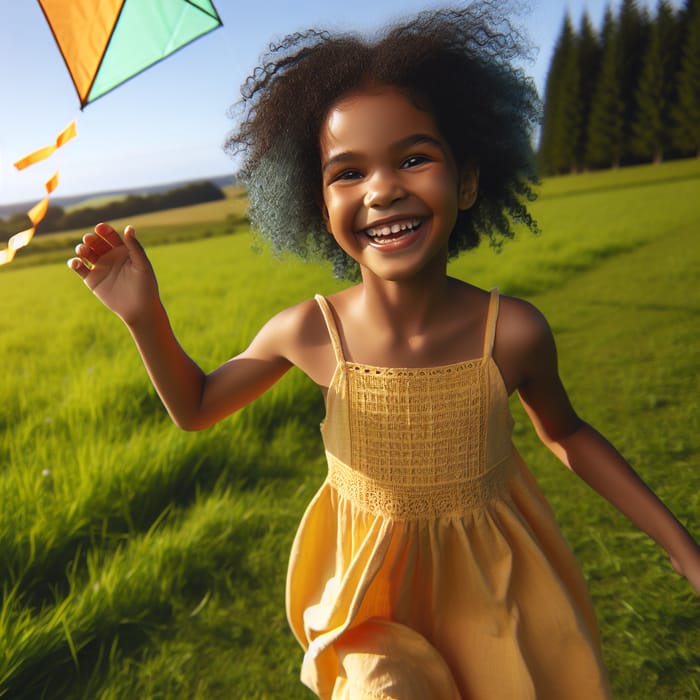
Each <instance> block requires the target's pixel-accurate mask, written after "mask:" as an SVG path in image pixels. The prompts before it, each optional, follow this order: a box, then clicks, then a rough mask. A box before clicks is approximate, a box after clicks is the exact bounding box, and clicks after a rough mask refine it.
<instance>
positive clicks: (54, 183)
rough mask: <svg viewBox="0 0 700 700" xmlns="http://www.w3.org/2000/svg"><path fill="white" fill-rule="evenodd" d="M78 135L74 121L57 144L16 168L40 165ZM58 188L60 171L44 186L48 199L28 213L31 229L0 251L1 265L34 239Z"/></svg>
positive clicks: (62, 133)
mask: <svg viewBox="0 0 700 700" xmlns="http://www.w3.org/2000/svg"><path fill="white" fill-rule="evenodd" d="M77 133H78V132H77V130H76V127H75V121H72V122H71V123H70V124H69V125H68V126H67V127H66V128H65V129H64V130H63V131H62V132H61V133H60V134H59V135H58V136H57V137H56V142H55V143H52V144H51V145H50V146H44V148H40V149H39V150H38V151H34V152H33V153H30V154H29V155H28V156H25V157H24V158H20V159H19V160H18V161H17V162H15V164H14V165H15V168H17V170H23V169H24V168H27V167H29V166H30V165H34V163H38V162H39V161H42V160H45V159H46V158H48V157H49V156H50V155H51V154H53V152H54V151H55V150H56V149H58V148H60V147H61V146H63V144H65V143H67V142H68V141H70V140H71V139H72V138H74V137H75V136H77ZM57 187H58V171H56V172H55V173H54V174H53V175H52V176H51V177H50V178H49V179H48V180H47V181H46V184H45V185H44V188H45V189H46V197H44V199H42V200H41V201H40V202H38V203H37V204H35V205H34V206H33V207H32V208H31V209H30V210H29V211H28V212H27V216H28V217H29V220H30V221H31V222H32V225H31V227H30V228H27V229H25V230H24V231H20V232H19V233H15V235H14V236H12V237H11V238H10V240H9V241H8V242H7V248H5V249H4V250H0V265H6V264H7V263H9V262H12V260H13V259H14V257H15V253H16V252H17V251H18V250H19V249H20V248H24V247H25V246H26V245H29V242H30V241H31V240H32V238H34V233H35V232H36V227H37V226H38V225H39V222H40V221H42V220H43V218H44V217H45V216H46V212H47V211H48V208H49V196H50V194H51V193H52V192H53V191H54V190H55V189H56V188H57Z"/></svg>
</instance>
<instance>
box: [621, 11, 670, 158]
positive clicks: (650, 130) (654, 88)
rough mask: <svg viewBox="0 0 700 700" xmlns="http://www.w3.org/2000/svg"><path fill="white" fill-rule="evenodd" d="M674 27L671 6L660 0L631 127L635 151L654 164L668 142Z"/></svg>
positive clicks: (661, 156) (667, 147)
mask: <svg viewBox="0 0 700 700" xmlns="http://www.w3.org/2000/svg"><path fill="white" fill-rule="evenodd" d="M676 29H677V27H676V23H675V19H674V17H673V11H672V9H671V7H670V5H669V4H668V2H667V1H666V0H659V3H658V7H657V11H656V18H655V21H654V23H653V25H652V27H651V36H650V39H649V44H648V46H647V52H646V55H645V57H644V62H643V66H642V72H641V75H640V78H639V85H638V87H637V92H636V98H637V112H636V115H635V120H634V123H633V129H632V130H633V141H632V144H633V148H634V152H635V153H636V154H637V155H639V156H640V157H642V158H644V159H645V160H652V161H653V162H654V163H660V162H661V161H662V160H663V157H664V153H665V152H667V151H668V149H669V146H670V142H671V133H670V132H671V129H670V108H671V99H672V90H673V77H674V68H675V66H674V51H675V41H676V33H677V32H676Z"/></svg>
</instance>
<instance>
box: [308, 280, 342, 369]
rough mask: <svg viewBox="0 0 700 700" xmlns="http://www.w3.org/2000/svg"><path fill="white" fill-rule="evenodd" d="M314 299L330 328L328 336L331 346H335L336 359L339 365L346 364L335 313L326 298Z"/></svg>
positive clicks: (319, 296)
mask: <svg viewBox="0 0 700 700" xmlns="http://www.w3.org/2000/svg"><path fill="white" fill-rule="evenodd" d="M314 299H316V302H317V303H318V305H319V307H320V308H321V313H322V314H323V320H324V321H325V322H326V328H328V335H329V336H330V338H331V345H332V346H333V352H334V353H335V359H336V360H337V361H338V363H339V364H342V363H344V362H345V357H343V346H342V345H341V344H340V335H339V334H338V326H337V325H336V323H335V318H334V317H333V312H332V311H331V305H330V304H329V303H328V300H327V299H326V297H324V296H321V295H320V294H316V295H315V296H314Z"/></svg>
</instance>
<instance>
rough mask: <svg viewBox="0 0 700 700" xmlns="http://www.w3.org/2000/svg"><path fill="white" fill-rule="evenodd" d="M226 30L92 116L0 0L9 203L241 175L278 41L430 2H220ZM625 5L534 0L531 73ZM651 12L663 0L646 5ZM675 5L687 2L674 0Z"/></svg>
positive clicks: (2, 158)
mask: <svg viewBox="0 0 700 700" xmlns="http://www.w3.org/2000/svg"><path fill="white" fill-rule="evenodd" d="M214 2H215V5H216V8H217V10H218V12H219V14H220V15H221V18H222V20H223V24H224V26H223V28H220V29H218V30H216V31H215V32H213V33H211V34H209V35H207V36H205V37H203V38H202V39H199V40H198V41H196V42H194V43H193V44H191V45H189V46H188V47H185V48H184V49H182V50H181V51H179V52H178V53H176V54H175V55H173V56H171V57H170V58H168V59H166V60H165V61H163V62H161V63H159V64H158V65H156V66H155V67H153V68H151V69H149V70H147V71H146V72H144V73H142V74H141V75H139V76H137V77H135V78H133V79H132V80H130V81H129V82H128V83H126V84H124V85H122V86H121V87H119V88H117V89H116V90H114V91H113V92H111V93H109V94H107V95H106V96H104V97H102V98H101V99H99V100H97V101H96V102H94V103H93V104H91V105H89V106H88V107H87V108H86V109H85V110H84V111H82V112H81V111H80V109H79V102H78V98H77V95H76V93H75V90H74V88H73V84H72V82H71V80H70V76H69V75H68V71H67V70H66V68H65V66H64V64H63V60H62V58H61V56H60V53H59V51H58V48H57V47H56V44H55V43H54V40H53V37H52V35H51V33H50V30H49V28H48V25H47V24H46V21H45V20H44V17H43V14H42V13H41V9H40V7H39V4H38V3H37V2H35V1H34V0H0V67H1V68H0V105H1V108H0V204H10V203H14V202H25V201H30V202H31V201H34V200H36V201H38V200H39V199H41V198H42V197H43V195H44V189H43V187H44V184H43V183H44V181H45V180H46V179H47V178H48V177H49V176H50V175H51V174H52V173H53V172H54V171H55V170H56V169H58V170H59V171H60V184H59V188H58V189H57V190H56V192H55V196H58V195H75V194H82V193H91V192H101V191H119V190H120V189H122V188H131V187H139V186H145V185H150V184H160V183H168V182H176V181H180V180H191V179H204V178H207V177H211V176H215V175H221V174H225V173H229V172H232V171H233V169H234V167H235V164H234V163H233V162H232V161H231V160H230V159H229V157H228V156H226V154H224V152H223V151H222V144H223V141H224V139H225V136H226V133H227V132H228V131H229V129H230V128H231V126H232V123H231V121H230V120H229V118H228V117H227V109H228V107H229V106H230V105H231V104H232V103H233V102H235V101H236V99H237V96H238V89H239V86H240V84H241V83H242V82H243V80H244V79H245V77H246V76H247V75H248V73H249V72H250V70H251V69H252V68H254V67H255V65H256V63H257V59H258V57H259V55H260V54H261V53H262V52H263V51H264V50H265V49H266V47H267V45H268V44H269V42H270V41H271V40H272V39H274V38H280V37H281V36H283V35H285V34H287V33H290V32H293V31H297V30H300V29H304V28H307V27H310V26H319V27H325V28H330V29H340V30H344V31H345V30H358V31H365V30H372V29H374V28H376V27H378V26H380V25H381V24H383V23H384V22H386V21H388V20H391V19H394V18H397V17H401V16H404V15H408V14H412V13H413V12H415V11H418V10H422V9H426V8H430V7H436V6H441V5H444V4H445V3H443V2H431V1H430V0H391V1H390V2H387V1H386V0H351V1H348V0H345V1H341V0H297V1H296V2H292V1H291V0H258V1H257V2H250V0H247V1H246V0H214ZM608 4H611V5H612V7H613V8H617V7H618V6H619V4H620V0H610V2H608V0H531V1H530V3H529V5H530V8H531V9H530V12H529V13H525V14H524V15H523V16H522V18H521V19H520V20H519V22H520V23H521V24H522V25H524V26H525V28H526V30H527V32H528V34H529V36H530V39H531V41H532V42H533V43H534V45H535V46H536V47H537V49H538V53H537V57H536V59H535V60H534V62H532V63H530V64H526V65H525V66H524V68H525V70H526V71H527V72H528V73H529V74H530V75H531V76H532V77H533V78H534V80H535V82H536V84H537V86H538V88H539V89H540V90H542V89H543V87H544V81H545V79H546V73H547V68H548V66H549V60H550V57H551V52H552V48H553V43H554V42H555V41H556V38H557V36H558V34H559V31H560V28H561V25H562V21H563V18H564V16H565V14H566V12H569V13H570V15H571V17H572V19H573V21H574V23H575V24H578V21H579V19H580V17H581V14H582V12H583V10H584V8H585V9H587V10H588V13H589V15H590V17H591V19H592V21H593V23H594V25H595V26H596V27H599V26H600V24H601V22H602V19H603V15H604V12H605V8H606V6H607V5H608ZM639 4H640V6H647V7H650V8H652V9H653V8H654V7H655V6H656V0H640V2H639ZM673 4H674V6H675V7H678V6H679V4H680V3H679V2H674V3H673ZM72 119H76V120H77V126H78V137H77V138H76V139H74V140H73V141H71V142H70V143H68V144H67V145H66V146H64V147H63V148H62V149H60V150H59V151H57V152H56V154H54V156H52V157H51V158H50V159H49V160H47V161H45V162H44V163H42V164H38V165H35V166H32V167H31V168H28V169H26V170H24V171H21V172H18V171H16V170H15V169H14V168H13V167H12V163H13V162H14V161H15V160H16V159H17V158H19V157H21V156H24V155H26V154H27V153H29V152H30V151H33V150H35V149H37V148H39V147H41V146H45V145H48V144H50V143H52V142H53V140H54V138H55V136H56V134H58V133H59V132H60V131H61V130H62V129H63V128H64V127H65V126H66V125H67V124H68V123H69V122H70V121H71V120H72Z"/></svg>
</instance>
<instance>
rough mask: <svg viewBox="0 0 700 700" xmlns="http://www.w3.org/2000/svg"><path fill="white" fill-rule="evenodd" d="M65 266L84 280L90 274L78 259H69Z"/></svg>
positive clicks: (88, 269) (87, 268)
mask: <svg viewBox="0 0 700 700" xmlns="http://www.w3.org/2000/svg"><path fill="white" fill-rule="evenodd" d="M66 264H67V265H68V267H69V268H70V269H71V270H73V272H75V273H77V274H78V275H79V276H80V277H81V278H82V279H85V278H86V277H87V276H88V275H89V274H90V268H89V267H88V266H87V265H86V264H85V263H84V262H83V261H82V260H81V259H80V258H71V259H70V260H68V261H67V263H66Z"/></svg>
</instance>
